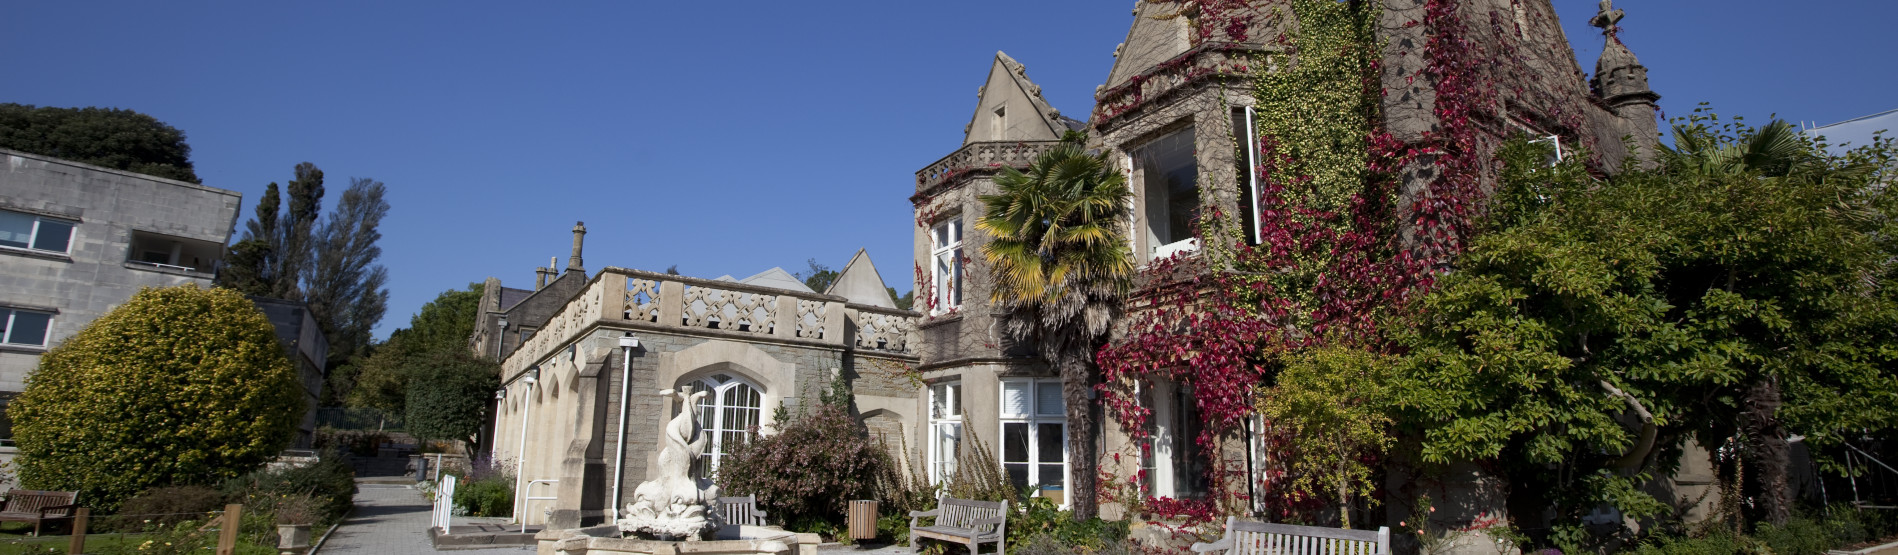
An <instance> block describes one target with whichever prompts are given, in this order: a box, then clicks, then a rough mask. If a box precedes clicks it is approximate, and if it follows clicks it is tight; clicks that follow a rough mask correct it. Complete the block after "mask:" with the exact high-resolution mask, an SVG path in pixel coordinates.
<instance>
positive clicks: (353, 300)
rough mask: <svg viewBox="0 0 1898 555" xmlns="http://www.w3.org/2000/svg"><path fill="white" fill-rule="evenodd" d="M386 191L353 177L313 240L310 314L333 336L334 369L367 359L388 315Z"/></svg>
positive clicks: (309, 269)
mask: <svg viewBox="0 0 1898 555" xmlns="http://www.w3.org/2000/svg"><path fill="white" fill-rule="evenodd" d="M385 192H386V188H385V187H384V186H383V185H382V182H380V181H376V180H373V179H365V178H352V179H351V180H350V185H349V189H348V190H345V191H344V192H343V198H342V200H341V201H338V202H337V203H336V207H335V209H333V210H332V211H331V212H330V215H329V217H328V218H327V219H325V220H324V221H323V225H322V227H321V228H319V229H318V230H317V231H316V233H315V234H314V235H313V236H312V237H311V239H312V241H311V242H312V246H313V251H314V252H313V253H312V254H313V256H312V258H311V260H310V262H311V264H310V265H308V266H306V267H304V282H305V294H306V297H305V299H306V302H308V303H309V305H310V313H311V315H312V316H314V317H315V318H316V321H317V323H318V324H320V325H322V326H323V328H324V331H325V332H327V333H328V335H329V340H330V361H331V365H332V366H333V365H335V364H338V363H341V362H342V361H347V360H349V359H350V358H351V357H354V356H357V355H360V354H363V350H364V349H365V348H367V347H368V346H369V343H370V339H371V337H370V330H371V329H373V328H374V327H375V325H376V323H377V322H381V321H382V315H383V313H384V312H386V311H387V310H388V303H389V290H388V289H386V288H384V287H383V284H385V283H387V282H388V280H389V272H388V270H387V269H385V268H383V267H382V265H381V264H377V263H376V259H377V258H379V257H381V256H382V247H379V246H377V245H376V242H377V241H378V240H380V239H382V232H381V231H380V230H379V227H380V226H381V225H382V218H383V217H384V216H386V215H388V213H389V203H388V202H387V201H385V200H383V194H384V193H385Z"/></svg>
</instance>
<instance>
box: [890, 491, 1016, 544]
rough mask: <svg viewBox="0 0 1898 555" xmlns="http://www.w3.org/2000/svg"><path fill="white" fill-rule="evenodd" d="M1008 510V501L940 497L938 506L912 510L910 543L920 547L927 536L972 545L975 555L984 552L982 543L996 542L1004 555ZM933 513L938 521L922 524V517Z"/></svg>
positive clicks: (937, 501)
mask: <svg viewBox="0 0 1898 555" xmlns="http://www.w3.org/2000/svg"><path fill="white" fill-rule="evenodd" d="M1007 511H1008V503H1007V502H994V501H974V500H970V499H956V498H954V497H948V496H943V497H940V498H938V499H937V500H936V508H935V509H933V510H929V511H920V512H912V513H910V520H909V527H910V534H909V545H910V547H912V548H914V547H917V545H918V542H919V541H920V540H922V539H924V538H928V539H936V540H943V541H950V542H956V543H960V544H963V545H967V546H969V553H970V554H971V555H974V554H979V553H981V552H982V549H981V546H982V544H985V543H993V544H995V553H996V554H997V555H1000V554H1001V553H1002V542H1003V540H1004V538H1005V537H1006V532H1007V530H1006V528H1007V527H1008V524H1007V519H1006V517H1005V514H1006V512H1007ZM930 516H934V517H935V518H936V523H935V525H933V526H918V520H919V519H921V518H924V517H930Z"/></svg>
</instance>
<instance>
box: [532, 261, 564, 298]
mask: <svg viewBox="0 0 1898 555" xmlns="http://www.w3.org/2000/svg"><path fill="white" fill-rule="evenodd" d="M559 262H560V257H558V256H549V257H547V267H545V268H534V290H535V291H539V290H541V288H543V287H546V286H547V280H548V279H549V278H551V277H553V276H554V275H556V274H559V273H560V272H557V271H554V268H556V267H558V266H559Z"/></svg>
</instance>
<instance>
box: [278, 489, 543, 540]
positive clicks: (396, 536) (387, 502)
mask: <svg viewBox="0 0 1898 555" xmlns="http://www.w3.org/2000/svg"><path fill="white" fill-rule="evenodd" d="M356 488H357V492H356V510H355V512H352V513H350V515H349V518H348V519H347V520H344V521H343V525H342V526H338V527H337V528H336V532H335V533H333V534H330V539H329V541H327V542H324V543H323V548H322V549H321V550H319V551H318V553H321V554H322V555H344V554H350V553H360V554H375V555H383V554H403V553H434V552H435V548H434V547H432V546H430V545H429V543H428V512H429V508H430V507H429V503H428V501H427V500H425V499H422V492H421V491H419V490H416V489H415V488H414V487H412V486H405V485H392V484H374V483H362V482H360V481H359V482H357V484H356ZM482 551H483V552H489V551H530V552H531V551H534V548H532V547H528V546H506V547H498V548H494V549H483V550H482ZM313 555H314V554H313Z"/></svg>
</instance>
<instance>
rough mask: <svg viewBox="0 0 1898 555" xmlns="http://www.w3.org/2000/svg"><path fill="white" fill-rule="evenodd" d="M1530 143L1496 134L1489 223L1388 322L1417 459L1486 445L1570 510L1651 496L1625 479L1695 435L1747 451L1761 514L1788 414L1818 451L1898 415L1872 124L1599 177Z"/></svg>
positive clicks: (1897, 313)
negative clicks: (1829, 145)
mask: <svg viewBox="0 0 1898 555" xmlns="http://www.w3.org/2000/svg"><path fill="white" fill-rule="evenodd" d="M1771 127H1773V126H1769V129H1763V130H1758V131H1756V130H1752V129H1745V128H1737V129H1735V130H1734V132H1733V133H1732V134H1729V133H1720V132H1713V131H1710V130H1708V129H1706V128H1704V127H1702V128H1700V129H1698V130H1694V129H1691V128H1690V129H1688V130H1687V132H1688V133H1700V132H1704V133H1708V135H1707V136H1703V137H1692V138H1687V139H1686V140H1677V142H1676V144H1678V145H1689V148H1693V149H1701V151H1708V150H1721V149H1725V148H1726V146H1729V145H1733V144H1759V141H1760V139H1758V133H1762V132H1764V133H1775V131H1772V130H1771V129H1770V128H1771ZM1768 142H1770V141H1768ZM1696 143H1698V144H1696ZM1530 148H1531V147H1528V146H1526V145H1525V144H1523V143H1520V142H1517V143H1516V144H1514V145H1512V146H1509V147H1505V149H1504V153H1503V157H1504V160H1505V166H1504V171H1503V175H1502V177H1501V179H1500V180H1499V181H1500V183H1499V189H1498V192H1497V197H1496V199H1495V201H1494V202H1493V204H1492V206H1491V209H1490V210H1491V214H1492V216H1491V217H1490V219H1489V221H1488V222H1487V224H1486V225H1487V226H1488V229H1487V230H1486V232H1485V233H1484V234H1483V235H1481V236H1479V237H1477V238H1476V239H1475V240H1474V241H1473V242H1472V243H1471V244H1470V247H1469V250H1468V251H1467V252H1466V253H1465V254H1464V255H1463V256H1462V257H1460V258H1459V259H1458V261H1457V263H1456V271H1454V272H1450V273H1448V274H1447V275H1444V276H1443V277H1442V280H1441V281H1440V282H1439V284H1438V288H1437V289H1436V290H1434V291H1432V292H1431V293H1429V294H1428V295H1426V296H1425V297H1424V298H1423V299H1422V301H1421V303H1422V305H1421V310H1420V311H1419V312H1420V314H1422V315H1423V316H1422V318H1421V319H1420V320H1414V321H1406V322H1390V323H1389V324H1390V333H1391V334H1392V336H1393V338H1394V339H1395V340H1396V342H1397V343H1399V344H1400V345H1402V346H1403V347H1404V350H1405V351H1406V353H1407V354H1406V355H1405V356H1404V357H1403V359H1402V360H1401V362H1399V363H1398V364H1397V366H1396V368H1395V370H1394V372H1393V381H1392V385H1391V387H1390V388H1389V390H1390V391H1391V392H1392V393H1393V395H1394V397H1395V399H1394V402H1395V405H1396V407H1397V409H1398V413H1397V414H1398V416H1399V420H1400V422H1402V424H1403V425H1404V426H1406V427H1409V428H1411V429H1413V430H1419V431H1421V433H1422V437H1423V444H1422V448H1423V450H1422V456H1423V458H1424V459H1425V460H1426V461H1429V462H1439V463H1441V462H1450V461H1457V460H1475V461H1494V462H1496V463H1498V464H1499V466H1501V467H1504V468H1506V469H1507V472H1509V473H1510V475H1511V481H1512V482H1513V486H1512V487H1513V488H1514V489H1515V490H1517V491H1519V492H1522V494H1524V495H1534V496H1537V497H1538V499H1539V500H1543V502H1550V501H1552V502H1553V504H1554V505H1555V507H1554V509H1555V510H1556V514H1557V515H1559V518H1560V519H1561V520H1562V521H1566V522H1569V523H1571V524H1572V523H1574V522H1575V520H1576V519H1579V518H1580V517H1581V516H1582V515H1583V514H1585V513H1587V512H1588V511H1590V510H1592V509H1593V508H1595V507H1596V506H1598V505H1599V504H1603V503H1607V504H1610V505H1614V506H1616V507H1618V508H1620V509H1621V510H1622V512H1623V513H1624V514H1627V515H1628V516H1631V517H1636V518H1639V517H1641V516H1643V515H1650V514H1655V513H1658V512H1659V511H1661V510H1664V507H1663V506H1662V505H1660V504H1659V503H1658V502H1656V500H1654V499H1653V498H1652V497H1650V496H1648V495H1647V494H1646V493H1643V492H1642V491H1641V490H1640V489H1639V487H1640V486H1641V482H1643V481H1645V480H1646V479H1647V477H1649V476H1652V475H1654V474H1655V473H1661V472H1667V471H1669V470H1670V469H1671V468H1670V463H1671V460H1670V459H1668V458H1667V457H1665V456H1661V455H1664V454H1667V453H1678V449H1679V448H1680V446H1681V444H1682V442H1684V441H1685V440H1686V439H1688V438H1698V439H1699V440H1700V441H1701V443H1702V444H1703V445H1707V446H1710V447H1729V448H1737V449H1739V450H1740V451H1741V452H1742V453H1744V454H1745V456H1744V457H1743V458H1744V459H1746V460H1747V461H1748V462H1747V468H1749V470H1748V471H1746V474H1747V475H1748V476H1750V477H1753V483H1752V484H1749V485H1747V487H1748V489H1750V490H1752V491H1755V492H1757V493H1758V495H1755V496H1753V497H1754V498H1755V501H1756V503H1757V506H1758V507H1759V515H1758V516H1759V517H1760V518H1762V519H1763V520H1766V521H1768V522H1775V523H1778V522H1784V519H1785V518H1786V517H1787V516H1788V512H1789V511H1788V510H1789V508H1790V504H1789V499H1787V497H1786V494H1785V481H1784V479H1785V473H1786V466H1785V465H1786V464H1787V460H1786V457H1785V451H1784V447H1785V445H1786V438H1787V436H1788V435H1789V434H1791V433H1795V432H1796V433H1800V434H1804V435H1806V437H1807V441H1808V443H1809V444H1810V445H1812V446H1814V448H1815V449H1821V448H1824V447H1826V446H1829V445H1836V444H1837V443H1838V442H1839V441H1841V440H1842V439H1843V438H1844V437H1845V436H1846V435H1847V434H1848V433H1862V432H1863V431H1864V430H1877V429H1890V428H1891V427H1893V426H1894V424H1898V410H1895V409H1894V408H1893V407H1898V385H1895V384H1894V383H1892V380H1891V378H1890V376H1891V369H1892V368H1894V366H1898V353H1894V352H1892V349H1891V348H1890V346H1891V345H1893V344H1894V339H1895V338H1894V337H1893V333H1892V331H1891V330H1893V329H1894V325H1898V292H1894V291H1893V287H1892V286H1891V285H1892V284H1893V283H1894V281H1893V278H1894V277H1898V276H1894V274H1893V268H1892V266H1893V265H1892V264H1891V263H1890V261H1891V260H1892V255H1893V253H1894V252H1898V251H1894V250H1893V248H1892V246H1893V245H1892V244H1891V243H1890V241H1891V239H1889V238H1890V237H1893V235H1892V232H1893V231H1894V229H1892V226H1893V225H1894V224H1893V223H1891V222H1892V221H1893V218H1892V217H1891V216H1892V215H1893V214H1894V212H1893V207H1894V204H1893V202H1894V200H1893V199H1892V198H1891V195H1890V194H1888V193H1887V192H1886V191H1885V190H1884V188H1882V187H1878V186H1877V185H1878V184H1879V183H1881V182H1882V180H1883V179H1886V178H1885V177H1884V176H1883V175H1882V174H1881V172H1882V171H1885V168H1889V167H1890V161H1891V160H1892V158H1891V156H1890V150H1889V148H1890V146H1889V144H1888V143H1887V144H1885V145H1877V146H1874V147H1872V148H1870V149H1869V150H1865V151H1860V152H1857V153H1855V154H1853V155H1851V156H1847V157H1845V158H1825V157H1816V158H1812V159H1811V160H1810V163H1807V162H1800V163H1796V164H1790V165H1780V164H1775V163H1767V164H1765V165H1763V166H1753V167H1746V166H1745V165H1742V167H1739V168H1738V169H1734V170H1732V171H1728V170H1727V169H1719V171H1708V170H1709V169H1717V168H1724V167H1726V166H1725V165H1724V164H1702V163H1700V162H1701V161H1704V160H1695V161H1694V163H1690V164H1681V163H1675V162H1678V161H1679V160H1675V161H1673V162H1670V163H1668V164H1664V167H1662V168H1660V169H1657V170H1653V171H1645V170H1630V171H1624V172H1623V173H1622V174H1619V175H1616V176H1613V177H1610V178H1608V179H1606V180H1599V181H1598V180H1595V179H1593V178H1592V177H1590V176H1588V174H1587V173H1586V171H1585V170H1584V169H1583V168H1582V167H1581V166H1580V165H1578V164H1575V163H1569V164H1565V165H1560V166H1557V167H1555V168H1546V167H1543V164H1542V163H1540V162H1538V161H1537V160H1539V159H1540V157H1541V156H1542V155H1543V153H1541V152H1532V151H1530V150H1529V149H1530ZM1738 150H1741V151H1753V152H1762V151H1763V150H1760V149H1752V148H1746V149H1738ZM1766 150H1772V149H1766ZM1729 152H1732V151H1729ZM1769 158H1770V157H1756V158H1755V159H1756V160H1768V159H1769ZM1762 167H1765V168H1774V167H1777V168H1779V169H1777V170H1773V171H1772V174H1773V175H1768V174H1767V173H1763V172H1762V171H1761V169H1760V168H1762ZM1867 214H1871V215H1872V216H1869V217H1868V216H1867ZM1736 415H1738V416H1739V418H1737V419H1736V418H1735V416H1736ZM1736 436H1739V437H1740V438H1741V439H1739V440H1737V441H1736V440H1735V439H1734V438H1735V437H1736ZM1727 474H1728V475H1729V476H1731V475H1732V474H1733V473H1732V472H1728V473H1727ZM1732 485H1740V484H1732Z"/></svg>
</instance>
